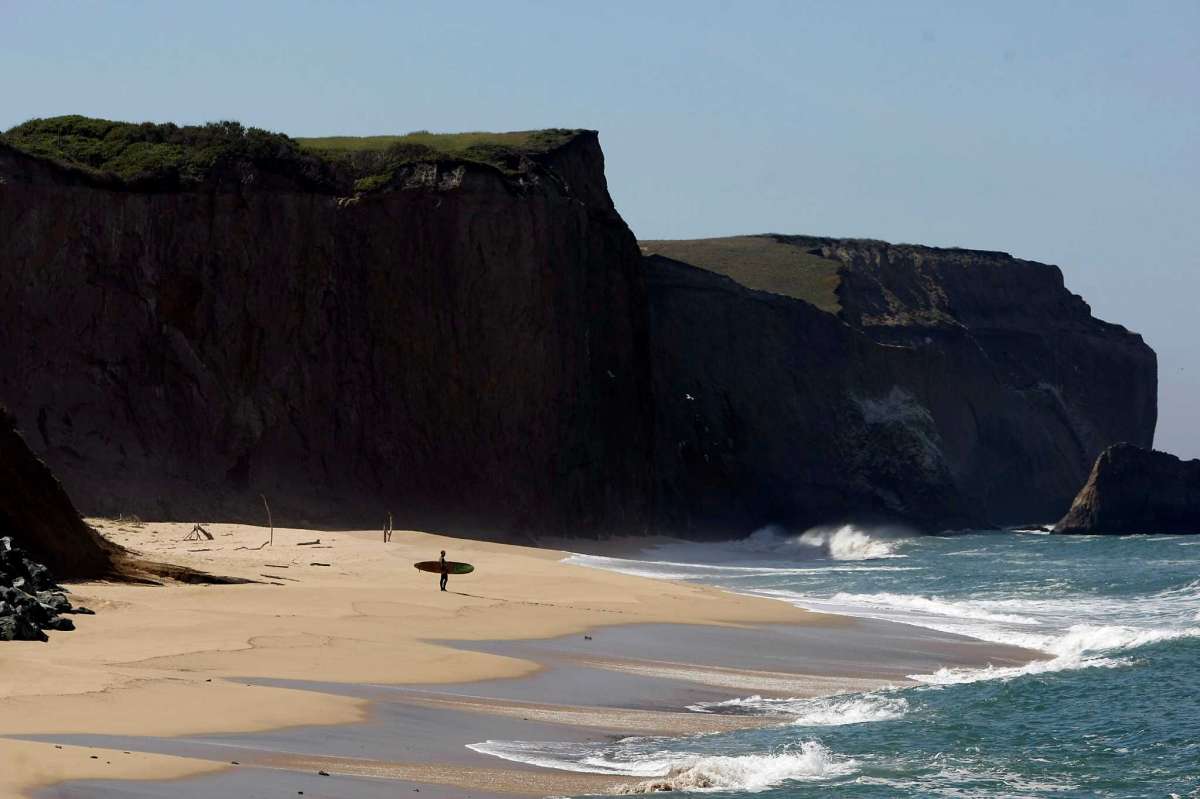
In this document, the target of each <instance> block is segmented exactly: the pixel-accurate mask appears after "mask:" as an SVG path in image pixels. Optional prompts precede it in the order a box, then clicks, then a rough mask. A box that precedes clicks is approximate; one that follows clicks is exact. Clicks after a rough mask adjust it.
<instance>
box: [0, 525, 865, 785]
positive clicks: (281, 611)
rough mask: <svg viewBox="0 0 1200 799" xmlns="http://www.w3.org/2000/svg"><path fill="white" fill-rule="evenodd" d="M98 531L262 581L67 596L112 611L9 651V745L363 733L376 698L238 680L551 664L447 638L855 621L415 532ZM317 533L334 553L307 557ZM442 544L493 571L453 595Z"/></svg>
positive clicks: (105, 761) (0, 660) (150, 552)
mask: <svg viewBox="0 0 1200 799" xmlns="http://www.w3.org/2000/svg"><path fill="white" fill-rule="evenodd" d="M91 521H92V523H93V524H95V525H96V526H97V527H98V528H99V529H100V530H101V532H102V533H104V534H105V535H106V536H108V537H109V538H111V539H112V540H114V541H117V542H118V543H121V544H123V545H125V546H128V547H130V548H132V549H134V550H136V551H138V552H140V553H142V554H144V555H145V556H147V557H149V558H152V559H157V560H164V561H169V562H172V563H178V564H182V565H187V566H192V567H195V568H198V569H202V570H205V571H210V572H213V573H218V574H223V575H229V576H235V577H242V578H247V579H252V580H260V581H262V582H261V583H259V584H252V585H221V586H217V585H206V586H197V585H170V586H136V585H116V584H103V583H82V584H76V585H73V586H70V587H71V589H72V591H73V592H74V601H75V602H76V604H83V605H86V606H89V607H91V608H93V609H94V610H96V611H97V615H95V616H79V617H76V623H77V625H78V629H77V630H76V631H75V632H71V633H52V636H53V637H52V639H51V641H50V643H48V644H43V643H9V644H5V645H4V647H3V649H2V650H0V736H14V737H19V736H29V735H36V734H49V733H54V734H60V733H93V734H103V735H155V736H177V735H194V734H200V733H218V732H222V733H232V732H251V731H257V730H267V729H274V728H285V727H291V726H298V725H306V724H314V723H320V724H336V723H349V722H354V721H359V720H362V719H364V718H365V715H366V713H367V708H368V703H367V702H366V701H365V700H364V699H362V698H356V697H353V696H337V695H330V694H323V693H316V692H311V691H300V690H294V689H290V688H284V687H272V686H263V685H250V684H247V683H246V682H244V681H239V679H238V678H279V679H294V680H318V681H329V682H344V683H463V682H468V681H474V680H482V679H485V678H500V677H508V678H512V677H519V676H522V675H528V674H531V673H532V672H534V671H536V670H537V669H538V668H539V667H538V666H537V665H536V664H535V663H534V662H532V661H529V660H523V659H520V658H518V657H513V656H507V655H503V654H496V653H492V652H486V651H462V650H459V649H452V648H449V647H447V646H445V645H442V644H439V643H434V642H433V641H436V640H437V639H447V638H454V639H464V640H477V641H485V640H495V639H528V638H550V637H553V636H560V635H564V634H567V633H578V632H581V631H584V630H588V629H594V628H598V627H604V626H608V625H624V624H639V623H677V624H705V625H749V624H764V623H767V624H788V625H822V626H833V627H836V626H838V625H841V624H844V623H845V622H844V620H842V619H840V618H838V617H833V616H823V615H820V614H813V613H808V612H805V611H802V610H798V609H796V608H793V607H791V606H789V605H787V604H785V603H782V602H775V601H771V600H766V599H758V598H753V597H742V596H737V595H733V594H729V593H725V592H721V591H718V590H715V589H712V588H707V587H703V586H695V585H686V584H679V583H666V582H661V581H652V580H647V579H643V578H638V577H630V576H626V575H620V574H614V573H609V572H602V571H596V570H592V569H586V568H582V567H576V566H571V565H567V564H563V563H561V562H560V560H561V558H562V557H563V556H564V553H561V552H557V551H552V550H543V549H533V548H525V547H515V546H504V545H498V544H490V543H483V542H474V541H464V540H460V539H451V538H445V537H439V536H436V535H430V534H424V533H416V532H404V531H396V532H395V534H394V537H393V540H392V542H391V543H389V544H384V543H383V541H382V536H381V535H380V533H379V532H377V531H371V532H361V533H350V532H334V533H330V532H323V531H313V530H296V529H276V530H275V531H274V543H273V545H271V546H268V547H266V548H263V549H248V548H247V547H258V546H259V545H260V544H262V543H263V542H264V541H266V540H267V537H268V530H267V529H266V528H262V527H254V526H247V525H227V524H213V525H208V526H207V529H208V530H209V531H210V532H211V533H212V534H213V535H214V536H215V538H214V540H212V541H199V542H188V541H184V540H183V539H184V538H185V536H186V535H187V534H188V532H189V531H190V530H191V525H190V524H168V523H149V524H145V525H140V524H139V525H134V524H129V523H119V522H113V521H105V520H91ZM318 538H319V539H320V541H321V543H320V544H319V545H313V546H301V545H300V542H305V541H312V540H314V539H318ZM441 549H445V550H447V552H448V557H449V558H451V559H453V560H463V561H468V562H471V563H474V564H476V566H477V569H478V570H477V571H476V573H475V574H472V575H468V576H463V577H451V580H450V589H451V591H450V592H447V593H441V592H438V591H437V590H436V584H437V575H433V574H428V573H423V572H418V571H416V570H415V569H413V567H412V563H413V562H414V561H418V560H428V559H434V558H436V557H437V554H438V551H439V550H441ZM314 564H328V565H314ZM281 567H286V568H281ZM92 755H95V756H96V757H95V758H94V759H93V757H92ZM0 764H2V765H3V768H0V774H2V776H0V791H3V793H4V794H5V795H9V796H17V795H23V793H24V794H25V795H27V794H28V792H29V791H31V790H33V789H35V788H37V787H39V786H44V785H47V784H50V783H53V782H57V781H60V780H64V779H76V778H80V779H93V778H98V777H102V778H145V779H163V778H174V777H181V776H185V775H191V774H200V773H205V772H209V771H211V770H213V769H214V768H216V766H215V765H214V763H212V762H211V761H205V760H198V759H190V758H172V757H165V756H159V755H146V754H132V755H126V754H123V753H122V752H121V751H118V750H87V751H86V752H85V751H84V750H80V749H77V748H73V747H56V746H55V745H54V744H51V743H31V742H27V741H15V740H12V739H11V738H5V737H0Z"/></svg>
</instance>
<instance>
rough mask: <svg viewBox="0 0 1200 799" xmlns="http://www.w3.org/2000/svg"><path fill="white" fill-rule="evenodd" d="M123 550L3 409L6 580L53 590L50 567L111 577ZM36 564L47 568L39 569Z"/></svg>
mask: <svg viewBox="0 0 1200 799" xmlns="http://www.w3.org/2000/svg"><path fill="white" fill-rule="evenodd" d="M14 540H15V543H14ZM26 550H27V551H28V553H29V556H28V557H27V556H26V554H25V551H26ZM120 554H121V553H120V550H118V549H117V547H115V546H113V545H112V544H110V543H109V542H107V541H105V540H104V539H103V538H102V537H101V536H100V534H99V533H97V532H96V531H95V530H93V529H92V528H91V527H89V526H88V525H87V524H86V523H84V521H83V520H82V519H80V518H79V513H78V512H77V511H76V510H75V506H74V504H73V503H72V502H71V499H70V497H68V496H67V493H66V491H64V490H63V487H62V484H61V483H60V482H59V481H58V480H57V479H56V478H55V476H54V475H53V474H51V472H50V470H49V469H48V468H47V467H46V464H44V463H42V461H40V460H39V459H38V458H37V457H36V456H35V455H34V454H33V452H31V451H30V449H29V447H28V446H27V445H26V443H25V439H24V438H23V437H22V436H21V434H20V433H18V432H17V430H16V428H15V419H14V418H13V417H12V415H11V414H9V413H8V412H7V411H5V410H4V409H3V408H0V584H3V585H12V579H15V578H23V579H26V580H28V581H29V583H30V584H31V585H33V586H35V588H36V590H37V591H43V590H49V589H50V588H51V587H52V584H53V581H52V580H50V579H49V577H48V576H47V570H46V568H45V567H46V566H48V567H49V569H50V570H51V571H53V572H54V574H56V575H58V576H59V577H62V578H76V579H78V578H98V577H110V576H113V575H114V574H115V573H116V572H117V571H118V567H117V566H116V565H114V560H115V559H119V556H120ZM35 562H36V563H41V564H45V566H40V567H38V568H36V569H33V567H32V566H30V565H29V564H30V563H35ZM23 564H24V565H23ZM31 569H33V571H32V572H31V571H30V570H31ZM6 576H7V579H8V581H7V582H5V580H6Z"/></svg>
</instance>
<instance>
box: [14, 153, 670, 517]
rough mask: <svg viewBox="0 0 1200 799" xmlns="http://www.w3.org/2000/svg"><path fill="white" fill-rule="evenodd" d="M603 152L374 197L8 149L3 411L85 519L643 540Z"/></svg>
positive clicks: (239, 170) (638, 351) (645, 413)
mask: <svg viewBox="0 0 1200 799" xmlns="http://www.w3.org/2000/svg"><path fill="white" fill-rule="evenodd" d="M602 159H603V157H602V155H601V153H600V149H599V145H598V142H597V139H596V136H595V134H582V135H580V136H577V137H575V138H574V139H573V140H572V141H571V142H570V143H569V144H567V145H566V146H564V147H561V148H559V149H557V150H556V151H554V152H550V153H547V154H545V155H543V156H541V157H539V158H536V159H532V160H531V159H526V161H525V162H524V163H522V165H521V167H520V170H519V172H518V173H516V174H503V173H501V172H500V171H498V170H494V169H487V168H484V167H481V166H478V165H471V164H453V163H444V164H426V165H414V166H412V167H411V168H406V169H404V170H402V171H401V172H400V173H399V174H398V175H396V176H395V177H394V178H393V183H392V186H391V187H390V189H389V190H387V191H384V192H381V193H374V194H369V195H363V196H354V197H346V196H338V195H339V193H340V192H339V191H338V190H336V189H334V188H332V187H329V186H322V185H320V184H314V183H313V182H312V181H309V180H302V179H300V178H298V177H296V176H289V175H286V174H283V175H281V174H274V173H271V172H269V171H264V170H262V169H259V168H257V167H255V166H254V165H253V164H234V165H230V166H229V167H227V168H225V169H223V170H222V171H221V173H220V174H218V175H214V176H213V177H212V178H211V179H210V180H209V181H208V182H207V183H206V184H205V185H203V186H200V187H198V188H194V189H191V190H161V191H152V190H143V191H134V190H129V189H128V188H127V187H123V186H121V185H109V184H106V183H104V182H101V181H97V180H95V179H92V178H87V177H86V176H81V175H79V174H76V173H74V172H71V171H69V170H64V169H60V168H58V167H56V166H54V165H53V164H51V163H49V162H44V161H40V160H37V159H33V158H30V157H27V156H25V155H23V154H21V153H19V152H16V151H14V150H11V149H8V148H4V147H3V145H0V258H2V259H3V269H0V337H2V338H3V340H4V341H6V342H11V345H10V346H7V347H4V348H2V349H0V397H3V398H4V400H5V401H6V402H7V403H8V404H9V405H10V407H11V408H12V410H13V411H14V413H15V414H16V416H17V418H18V420H19V422H20V426H21V427H22V428H23V429H24V430H26V431H29V437H30V439H31V443H32V444H33V445H34V447H35V448H36V449H37V450H38V451H39V452H40V453H41V454H42V455H43V456H44V457H45V458H46V459H47V461H49V462H50V463H51V464H52V465H53V466H54V467H55V469H56V471H58V472H59V473H60V475H61V476H62V478H63V480H64V482H65V483H66V484H67V485H68V486H69V487H70V488H71V490H72V494H73V495H74V496H75V498H76V501H77V502H78V503H79V505H80V506H81V508H83V509H84V510H85V511H86V512H89V513H97V514H100V513H137V514H140V515H145V516H150V517H162V516H171V517H177V518H190V517H192V516H196V517H197V519H199V518H200V517H205V518H211V517H214V516H226V517H234V518H237V517H243V516H253V517H254V518H257V509H256V507H255V505H254V504H253V502H252V501H251V499H252V498H254V497H256V495H257V493H259V492H263V493H266V494H267V495H268V496H269V497H270V498H271V499H272V506H273V508H275V507H277V508H278V509H279V510H278V511H277V518H283V519H285V520H287V519H295V520H301V519H308V520H317V521H321V520H335V519H336V520H340V521H356V522H358V523H370V524H375V523H378V522H379V520H381V519H382V518H383V515H384V513H385V512H386V511H387V510H391V511H393V512H395V513H396V514H397V522H398V523H408V524H427V525H428V524H449V523H456V524H464V525H471V526H473V527H474V529H477V530H480V531H504V530H511V529H514V528H520V529H534V530H539V529H540V530H546V529H554V530H557V529H561V527H560V526H561V525H566V524H570V525H571V527H572V529H575V530H583V531H588V530H601V529H609V528H620V529H622V530H628V529H631V528H634V529H640V528H639V527H638V526H639V525H640V524H642V523H643V522H644V519H645V518H646V503H647V496H648V468H649V444H648V441H649V434H648V430H649V422H650V414H649V401H650V399H649V392H648V361H647V352H646V346H645V333H646V331H645V312H644V307H645V300H644V294H643V292H644V289H643V287H642V283H641V280H640V268H641V263H640V257H639V253H638V249H637V245H636V242H635V240H634V239H633V236H632V235H631V234H630V232H629V230H628V228H626V226H625V225H624V223H623V221H622V220H621V218H620V217H619V215H618V214H617V213H616V211H615V209H614V208H613V206H612V202H611V200H610V199H609V196H608V192H607V187H606V185H605V183H604V177H603V160H602Z"/></svg>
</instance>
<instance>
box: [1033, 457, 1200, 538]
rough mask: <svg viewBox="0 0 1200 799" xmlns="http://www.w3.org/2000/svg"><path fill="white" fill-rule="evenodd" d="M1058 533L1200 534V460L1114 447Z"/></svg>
mask: <svg viewBox="0 0 1200 799" xmlns="http://www.w3.org/2000/svg"><path fill="white" fill-rule="evenodd" d="M1054 532H1056V533H1110V534H1127V533H1200V460H1190V461H1184V460H1180V459H1179V458H1177V457H1175V456H1174V455H1171V454H1168V453H1166V452H1158V451H1156V450H1150V449H1143V448H1142V447H1135V446H1133V445H1131V444H1117V445H1115V446H1112V447H1109V448H1108V449H1106V450H1105V451H1104V452H1103V453H1101V455H1100V457H1099V458H1097V459H1096V464H1095V466H1093V467H1092V473H1091V475H1090V476H1089V477H1088V481H1087V483H1086V484H1085V485H1084V487H1083V489H1082V490H1080V492H1079V495H1078V496H1076V497H1075V501H1074V502H1073V503H1072V504H1071V509H1070V511H1068V512H1067V515H1066V516H1064V517H1063V518H1062V520H1061V521H1060V522H1059V523H1058V524H1057V525H1055V527H1054Z"/></svg>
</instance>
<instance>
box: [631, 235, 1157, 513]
mask: <svg viewBox="0 0 1200 799" xmlns="http://www.w3.org/2000/svg"><path fill="white" fill-rule="evenodd" d="M643 249H644V250H645V251H646V252H648V253H651V254H650V255H649V257H648V258H647V271H648V280H649V286H650V307H651V342H652V350H653V356H652V362H653V364H654V386H655V394H656V397H657V402H658V405H657V414H656V442H655V444H656V459H655V475H656V481H657V485H658V488H659V491H660V496H661V497H662V498H663V500H664V501H662V502H660V504H659V512H660V520H661V521H662V522H663V523H665V524H667V525H675V526H677V525H682V526H684V527H686V528H688V529H691V530H693V531H695V532H697V533H705V534H714V535H719V534H721V533H722V532H727V531H728V530H730V529H731V528H736V529H739V530H747V529H753V526H754V525H758V524H763V523H767V522H779V523H784V524H791V525H794V526H797V527H803V526H808V525H812V524H818V523H824V522H829V521H837V520H839V519H844V518H847V517H852V516H854V515H855V514H858V515H865V516H868V517H870V516H874V517H882V518H893V519H894V518H901V519H907V520H910V521H914V522H916V523H918V524H920V525H921V526H924V527H929V528H933V529H937V528H941V527H954V526H965V525H973V524H982V523H989V522H990V523H1009V522H1018V521H1030V520H1045V519H1048V518H1054V517H1056V516H1057V515H1058V514H1060V513H1061V512H1062V511H1061V509H1062V508H1063V507H1065V506H1066V504H1067V502H1069V501H1070V498H1071V496H1072V495H1073V493H1074V491H1075V489H1076V488H1077V487H1078V485H1079V484H1080V482H1081V481H1082V480H1083V478H1084V476H1085V475H1086V474H1087V470H1088V468H1089V467H1090V464H1091V462H1092V461H1093V460H1094V458H1095V457H1096V455H1097V454H1098V453H1099V452H1100V451H1101V450H1102V449H1103V448H1104V447H1106V446H1108V445H1110V444H1112V443H1113V442H1115V441H1122V440H1132V441H1137V442H1139V443H1142V444H1145V445H1149V443H1150V442H1151V440H1152V438H1153V433H1154V426H1155V417H1156V380H1157V377H1156V374H1157V372H1156V369H1157V367H1156V360H1155V356H1154V353H1153V351H1152V350H1151V349H1150V348H1149V347H1147V346H1146V345H1145V343H1144V342H1143V341H1142V339H1141V337H1140V336H1137V335H1135V334H1133V333H1130V332H1128V331H1127V330H1125V329H1124V328H1122V327H1120V326H1117V325H1111V324H1107V323H1105V322H1102V321H1100V320H1097V319H1095V318H1094V317H1092V315H1091V312H1090V309H1089V308H1088V306H1087V304H1086V303H1085V302H1084V301H1083V300H1082V299H1080V298H1079V297H1078V296H1076V295H1073V294H1071V293H1070V292H1069V291H1067V290H1066V289H1065V288H1064V286H1063V280H1062V274H1061V272H1060V271H1059V270H1058V269H1057V268H1056V267H1053V266H1047V265H1045V264H1039V263H1035V262H1031V261H1022V260H1019V259H1015V258H1012V257H1011V256H1009V255H1006V254H1004V253H993V252H978V251H970V250H942V249H935V248H929V247H916V246H908V245H890V244H886V243H883V242H873V241H860V240H835V239H817V238H808V237H797V236H751V237H738V238H735V239H714V240H697V241H684V242H661V241H660V242H643ZM683 261H687V262H688V263H687V264H685V263H683ZM754 289H758V290H754Z"/></svg>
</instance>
